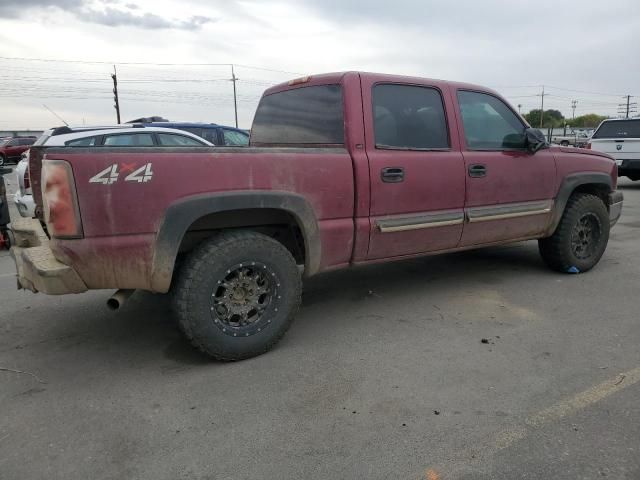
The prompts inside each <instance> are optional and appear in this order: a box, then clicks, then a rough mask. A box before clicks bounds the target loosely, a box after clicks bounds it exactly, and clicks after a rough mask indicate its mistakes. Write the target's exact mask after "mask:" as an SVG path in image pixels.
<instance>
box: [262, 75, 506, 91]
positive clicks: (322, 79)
mask: <svg viewBox="0 0 640 480" xmlns="http://www.w3.org/2000/svg"><path fill="white" fill-rule="evenodd" d="M347 75H360V76H361V77H368V78H369V79H372V80H373V81H379V82H390V83H417V84H424V83H429V84H431V85H434V86H438V85H449V86H451V87H453V88H462V89H468V90H479V91H482V92H491V93H493V94H496V95H499V94H498V92H496V91H495V90H492V89H490V88H487V87H484V86H481V85H476V84H473V83H466V82H456V81H450V80H439V79H434V78H426V77H416V76H409V75H391V74H387V73H374V72H365V71H345V72H332V73H321V74H316V75H308V76H304V77H299V78H295V79H292V80H289V81H288V82H283V83H279V84H277V85H274V86H272V87H270V88H268V89H267V90H265V92H264V94H263V95H270V94H272V93H276V92H281V91H284V90H289V89H291V88H292V87H293V88H295V87H297V86H311V85H326V84H331V83H341V82H342V80H343V78H344V77H345V76H347ZM499 96H501V95H499Z"/></svg>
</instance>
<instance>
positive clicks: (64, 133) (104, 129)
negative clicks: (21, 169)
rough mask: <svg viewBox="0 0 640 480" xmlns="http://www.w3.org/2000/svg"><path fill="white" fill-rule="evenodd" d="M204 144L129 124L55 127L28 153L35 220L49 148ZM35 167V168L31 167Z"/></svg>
mask: <svg viewBox="0 0 640 480" xmlns="http://www.w3.org/2000/svg"><path fill="white" fill-rule="evenodd" d="M213 146H214V145H213V144H212V143H210V142H208V141H207V140H205V139H203V138H201V137H199V136H197V135H194V134H192V133H190V132H185V131H183V130H177V129H171V128H163V127H146V126H144V125H136V126H132V125H129V124H121V125H112V126H99V127H86V126H82V127H68V126H65V127H58V128H52V129H49V130H46V131H45V132H44V133H43V134H42V135H41V136H40V137H39V138H38V140H37V141H36V142H35V143H34V144H33V146H32V147H31V149H30V150H29V157H30V161H29V163H30V166H31V172H34V171H36V170H37V171H38V173H37V174H35V175H33V176H32V177H31V179H30V180H31V183H32V186H33V194H34V200H35V202H36V212H35V213H36V217H38V218H41V219H42V218H43V217H42V211H41V209H40V208H38V205H39V200H40V199H41V198H42V194H41V191H40V175H39V169H40V164H41V162H42V157H43V156H44V154H45V152H46V151H47V150H48V149H49V148H52V147H78V148H80V147H105V148H126V147H156V148H158V147H213ZM34 165H35V167H34Z"/></svg>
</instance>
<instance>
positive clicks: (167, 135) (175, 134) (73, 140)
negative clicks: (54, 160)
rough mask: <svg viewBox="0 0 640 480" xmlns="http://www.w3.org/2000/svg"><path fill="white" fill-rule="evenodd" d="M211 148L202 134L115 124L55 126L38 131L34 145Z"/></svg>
mask: <svg viewBox="0 0 640 480" xmlns="http://www.w3.org/2000/svg"><path fill="white" fill-rule="evenodd" d="M37 146H45V147H213V146H214V145H213V144H212V143H211V142H208V141H207V140H205V139H204V138H202V137H199V136H197V135H194V134H192V133H189V132H185V131H183V130H177V129H173V128H164V127H155V126H153V127H147V126H144V125H135V126H132V125H126V124H125V125H118V126H115V127H93V128H92V127H81V128H71V127H59V128H55V129H51V130H47V131H46V132H44V133H43V134H42V136H41V137H40V138H39V139H38V141H37V142H36V143H35V144H34V147H37Z"/></svg>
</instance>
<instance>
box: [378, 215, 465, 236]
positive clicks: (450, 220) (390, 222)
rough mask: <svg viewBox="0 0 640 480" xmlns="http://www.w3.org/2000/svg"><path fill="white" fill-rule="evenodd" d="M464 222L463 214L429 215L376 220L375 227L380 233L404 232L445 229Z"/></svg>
mask: <svg viewBox="0 0 640 480" xmlns="http://www.w3.org/2000/svg"><path fill="white" fill-rule="evenodd" d="M463 222H464V213H463V212H454V213H440V214H431V215H414V216H411V217H402V218H389V219H381V220H376V226H377V227H378V229H379V230H380V232H382V233H390V232H406V231H408V230H420V229H423V228H436V227H447V226H451V225H461V224H462V223H463Z"/></svg>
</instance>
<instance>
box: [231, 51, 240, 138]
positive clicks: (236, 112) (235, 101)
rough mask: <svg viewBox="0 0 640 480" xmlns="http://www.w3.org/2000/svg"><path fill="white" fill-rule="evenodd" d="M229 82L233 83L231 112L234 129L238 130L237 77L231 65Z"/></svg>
mask: <svg viewBox="0 0 640 480" xmlns="http://www.w3.org/2000/svg"><path fill="white" fill-rule="evenodd" d="M231 81H232V82H233V110H234V112H235V114H236V128H238V99H237V97H236V82H237V81H238V77H236V74H235V72H234V71H233V64H231Z"/></svg>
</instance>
